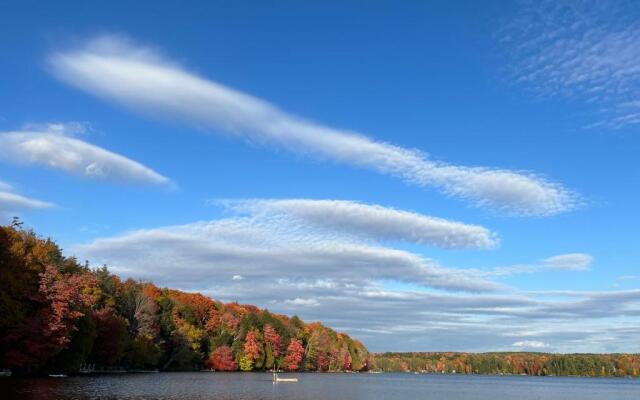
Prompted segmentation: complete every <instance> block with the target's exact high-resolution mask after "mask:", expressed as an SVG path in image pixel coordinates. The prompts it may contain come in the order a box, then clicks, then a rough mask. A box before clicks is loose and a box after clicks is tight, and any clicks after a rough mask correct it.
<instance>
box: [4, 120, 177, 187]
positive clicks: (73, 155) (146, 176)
mask: <svg viewBox="0 0 640 400" xmlns="http://www.w3.org/2000/svg"><path fill="white" fill-rule="evenodd" d="M0 148H2V149H3V151H2V152H0V161H5V162H10V163H14V164H27V165H42V166H45V167H49V168H54V169H59V170H62V171H65V172H68V173H72V174H74V175H79V176H83V177H86V178H91V179H98V180H113V181H117V182H126V183H146V184H156V185H171V181H170V180H169V179H168V178H166V177H164V176H162V175H160V174H158V173H157V172H155V171H154V170H152V169H151V168H148V167H146V166H144V165H142V164H140V163H138V162H136V161H133V160H131V159H129V158H126V157H124V156H121V155H119V154H116V153H113V152H111V151H108V150H105V149H103V148H101V147H98V146H95V145H92V144H90V143H87V142H84V141H82V140H79V139H76V138H73V137H70V136H69V135H67V134H65V133H62V132H58V131H55V130H51V129H48V130H45V131H17V132H2V133H0Z"/></svg>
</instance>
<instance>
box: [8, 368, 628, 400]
mask: <svg viewBox="0 0 640 400" xmlns="http://www.w3.org/2000/svg"><path fill="white" fill-rule="evenodd" d="M294 376H295V377H297V378H298V379H299V382H298V383H278V384H273V383H272V382H271V376H270V375H269V374H262V373H253V374H252V373H245V374H241V373H207V372H193V373H190V372H183V373H179V372H178V373H158V374H124V375H104V376H87V377H75V378H73V377H72V378H57V379H56V378H37V379H34V378H31V379H18V378H2V379H0V398H2V399H5V400H14V399H43V400H53V399H55V400H66V399H74V400H75V399H77V400H85V399H145V400H146V399H162V400H165V399H170V400H174V399H176V400H177V399H181V400H182V399H216V400H262V399H264V400H267V399H269V400H275V399H283V400H365V399H366V400H377V399H385V400H410V399H434V400H435V399H437V400H448V399H452V400H453V399H455V400H467V399H468V400H471V399H474V400H485V399H487V400H489V399H491V400H499V399H508V400H529V399H544V400H559V399H572V400H573V399H576V400H592V399H594V400H595V399H606V400H627V399H628V400H631V399H633V400H640V380H638V379H604V378H560V377H527V376H477V375H475V376H474V375H470V376H468V375H410V374H287V377H294Z"/></svg>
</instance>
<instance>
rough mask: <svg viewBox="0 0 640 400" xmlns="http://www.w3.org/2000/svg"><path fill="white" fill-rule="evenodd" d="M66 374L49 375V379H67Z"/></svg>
mask: <svg viewBox="0 0 640 400" xmlns="http://www.w3.org/2000/svg"><path fill="white" fill-rule="evenodd" d="M66 377H67V376H66V375H65V374H49V378H66Z"/></svg>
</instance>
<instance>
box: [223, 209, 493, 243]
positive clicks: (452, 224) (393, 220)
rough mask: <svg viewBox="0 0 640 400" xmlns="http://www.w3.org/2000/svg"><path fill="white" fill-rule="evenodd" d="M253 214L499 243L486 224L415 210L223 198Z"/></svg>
mask: <svg viewBox="0 0 640 400" xmlns="http://www.w3.org/2000/svg"><path fill="white" fill-rule="evenodd" d="M222 203H223V204H225V205H226V206H227V207H230V208H231V209H233V210H235V211H237V212H246V213H250V214H251V215H263V216H267V215H271V216H278V215H282V216H288V217H292V218H297V219H299V220H300V221H301V222H303V223H305V224H309V225H313V226H317V227H319V228H323V229H327V230H332V231H337V232H343V233H346V234H353V235H356V236H359V237H363V238H371V239H374V240H383V241H403V242H410V243H417V244H422V245H430V246H436V247H441V248H445V249H488V248H493V247H496V246H498V244H499V240H498V239H497V235H496V234H495V233H493V232H491V231H489V230H488V229H487V228H484V227H482V226H478V225H468V224H463V223H461V222H456V221H450V220H446V219H442V218H435V217H430V216H426V215H422V214H418V213H414V212H408V211H403V210H396V209H394V208H388V207H382V206H379V205H370V204H363V203H359V202H354V201H346V200H312V199H283V200H273V199H260V200H235V201H234V200H228V201H223V202H222Z"/></svg>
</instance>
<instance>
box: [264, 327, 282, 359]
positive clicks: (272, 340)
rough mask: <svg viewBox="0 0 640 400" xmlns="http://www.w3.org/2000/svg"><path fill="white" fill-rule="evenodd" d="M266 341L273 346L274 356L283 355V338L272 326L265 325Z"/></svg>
mask: <svg viewBox="0 0 640 400" xmlns="http://www.w3.org/2000/svg"><path fill="white" fill-rule="evenodd" d="M264 341H265V342H267V343H269V344H270V345H271V349H272V350H273V356H274V357H280V354H281V353H282V338H281V337H280V335H279V334H278V332H277V331H276V330H275V329H273V326H271V324H265V326H264Z"/></svg>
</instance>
